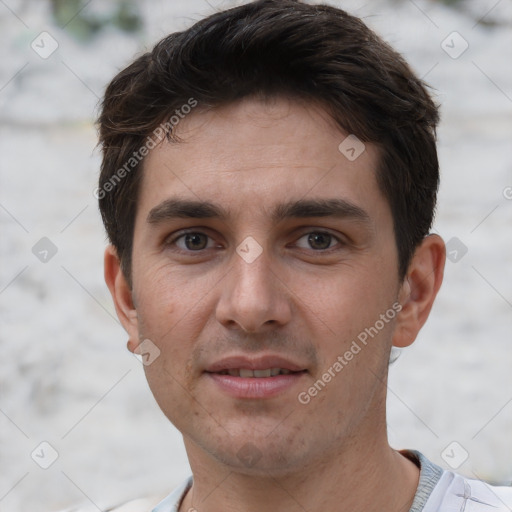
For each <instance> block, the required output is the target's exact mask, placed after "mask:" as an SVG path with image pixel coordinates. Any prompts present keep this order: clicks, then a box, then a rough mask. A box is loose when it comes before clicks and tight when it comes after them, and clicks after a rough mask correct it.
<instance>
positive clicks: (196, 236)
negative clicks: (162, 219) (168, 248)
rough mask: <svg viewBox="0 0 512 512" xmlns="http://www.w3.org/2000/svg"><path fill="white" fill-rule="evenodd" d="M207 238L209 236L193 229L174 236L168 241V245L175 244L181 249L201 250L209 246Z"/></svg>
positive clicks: (208, 238)
mask: <svg viewBox="0 0 512 512" xmlns="http://www.w3.org/2000/svg"><path fill="white" fill-rule="evenodd" d="M209 240H210V237H209V236H208V235H205V234H204V233H200V232H195V231H194V232H189V233H183V234H182V235H180V236H178V237H176V238H175V239H174V240H172V241H171V242H170V245H176V246H177V247H178V249H181V250H182V251H188V252H190V251H201V250H203V249H208V248H209V247H211V245H210V246H209V245H208V241H209Z"/></svg>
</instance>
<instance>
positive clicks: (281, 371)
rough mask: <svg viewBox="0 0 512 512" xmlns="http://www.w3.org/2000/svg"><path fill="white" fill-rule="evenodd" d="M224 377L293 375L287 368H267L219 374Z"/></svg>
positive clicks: (232, 369) (237, 370)
mask: <svg viewBox="0 0 512 512" xmlns="http://www.w3.org/2000/svg"><path fill="white" fill-rule="evenodd" d="M219 373H221V374H222V375H231V376H232V377H242V378H246V379H247V378H262V377H275V376H276V375H289V374H290V373H292V372H291V371H290V370H287V369H285V368H267V369H266V370H249V369H248V368H230V369H229V370H223V371H222V372H219Z"/></svg>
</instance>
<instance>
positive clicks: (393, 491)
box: [180, 434, 419, 512]
mask: <svg viewBox="0 0 512 512" xmlns="http://www.w3.org/2000/svg"><path fill="white" fill-rule="evenodd" d="M359 439H361V438H359ZM384 440H385V442H384V443H383V442H382V440H380V441H381V442H379V440H376V439H375V438H374V440H373V442H357V441H356V440H351V442H350V443H347V444H349V445H350V447H349V448H346V449H343V450H335V449H334V448H333V450H332V451H331V453H330V454H329V457H328V458H323V460H322V462H316V463H311V464H309V465H307V466H303V467H301V469H300V470H297V471H293V472H288V473H286V474H285V475H277V476H276V475H271V474H270V473H267V474H264V475H261V474H257V475H255V474H248V473H241V472H237V470H236V469H234V468H230V467H226V466H224V465H222V464H220V463H219V462H218V461H216V460H214V459H212V458H210V457H209V456H205V454H204V452H203V451H202V450H201V449H200V448H199V447H197V445H194V443H191V441H190V440H188V441H186V442H185V444H186V445H187V452H188V454H189V460H190V465H191V468H192V471H193V475H194V483H193V486H192V488H191V490H190V491H189V492H188V493H187V495H186V497H185V499H184V501H183V503H182V505H181V507H180V511H181V512H183V511H189V510H197V512H231V511H233V512H234V511H237V512H257V511H258V512H259V511H261V510H285V511H286V512H304V511H305V510H308V511H311V512H320V511H322V512H323V511H325V510H347V511H358V510H364V511H365V512H408V511H409V509H410V507H411V504H412V501H413V498H414V494H415V492H416V488H417V486H418V481H419V469H418V468H417V467H416V465H415V464H414V463H413V462H411V461H410V460H408V459H406V458H405V457H404V456H402V455H401V454H399V453H398V452H396V451H395V450H393V449H392V448H390V446H389V445H388V443H387V439H386V438H385V434H384Z"/></svg>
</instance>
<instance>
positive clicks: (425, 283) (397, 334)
mask: <svg viewBox="0 0 512 512" xmlns="http://www.w3.org/2000/svg"><path fill="white" fill-rule="evenodd" d="M445 260H446V249H445V245H444V242H443V239H442V238H441V237H440V236H438V235H428V236H427V237H425V238H424V239H423V242H422V243H421V244H420V245H419V246H418V247H417V249H416V251H415V252H414V256H413V258H412V261H411V263H410V265H409V268H408V270H407V275H406V276H405V278H404V281H403V283H402V287H401V289H400V293H399V300H400V304H401V305H402V310H401V311H400V313H399V314H398V316H397V321H396V325H395V331H394V334H393V346H395V347H406V346H408V345H410V344H411V343H413V342H414V340H415V339H416V337H417V335H418V333H419V331H420V329H421V328H422V327H423V325H424V323H425V322H426V320H427V318H428V316H429V314H430V311H431V309H432V305H433V303H434V299H435V298H436V295H437V292H438V291H439V288H440V287H441V283H442V282H443V273H444V265H445Z"/></svg>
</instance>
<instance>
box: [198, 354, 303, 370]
mask: <svg viewBox="0 0 512 512" xmlns="http://www.w3.org/2000/svg"><path fill="white" fill-rule="evenodd" d="M240 368H244V369H248V370H267V369H268V368H281V369H286V370H290V371H292V372H300V371H303V370H305V369H306V368H305V367H304V366H301V365H299V364H297V363H295V362H293V361H290V360H289V359H285V358H284V357H281V356H278V355H265V356H259V357H248V356H230V357H225V358H223V359H220V360H219V361H216V362H214V363H212V364H210V365H208V366H207V368H206V369H205V371H207V372H210V373H216V372H221V371H223V370H232V369H240Z"/></svg>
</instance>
